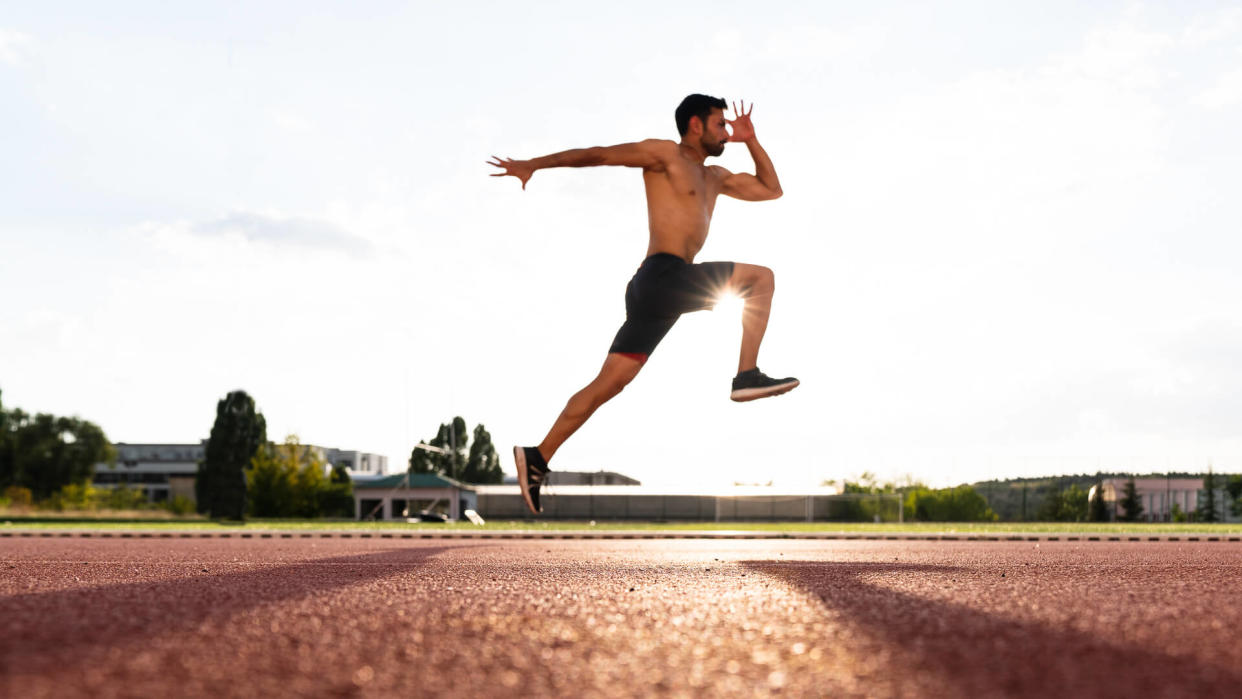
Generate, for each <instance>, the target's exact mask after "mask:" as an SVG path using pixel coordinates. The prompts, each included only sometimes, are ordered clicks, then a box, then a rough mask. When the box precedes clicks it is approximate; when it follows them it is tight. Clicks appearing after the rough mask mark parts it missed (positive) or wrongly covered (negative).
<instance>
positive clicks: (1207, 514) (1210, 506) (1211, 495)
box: [1199, 466, 1220, 522]
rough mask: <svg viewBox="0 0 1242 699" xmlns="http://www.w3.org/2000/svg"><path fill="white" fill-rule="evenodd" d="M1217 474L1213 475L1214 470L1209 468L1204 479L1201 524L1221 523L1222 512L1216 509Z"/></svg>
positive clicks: (1200, 510)
mask: <svg viewBox="0 0 1242 699" xmlns="http://www.w3.org/2000/svg"><path fill="white" fill-rule="evenodd" d="M1216 488H1217V485H1216V474H1215V473H1212V468H1211V467H1210V466H1209V467H1208V472H1207V475H1206V476H1204V477H1203V490H1204V491H1206V492H1204V494H1203V502H1202V503H1201V504H1200V505H1199V521H1200V522H1219V521H1220V511H1219V510H1218V509H1217V508H1216Z"/></svg>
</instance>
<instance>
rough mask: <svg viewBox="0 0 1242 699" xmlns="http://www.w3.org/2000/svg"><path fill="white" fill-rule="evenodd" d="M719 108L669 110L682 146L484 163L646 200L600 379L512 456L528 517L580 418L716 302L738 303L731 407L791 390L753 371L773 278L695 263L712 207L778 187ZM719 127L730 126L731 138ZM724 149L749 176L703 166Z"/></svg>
mask: <svg viewBox="0 0 1242 699" xmlns="http://www.w3.org/2000/svg"><path fill="white" fill-rule="evenodd" d="M727 106H728V105H727V104H726V103H725V101H724V100H722V99H719V98H717V97H708V96H707V95H690V96H689V97H687V98H685V99H684V100H682V102H681V105H679V106H678V107H677V111H676V112H675V117H676V120H677V131H678V133H680V134H681V141H680V142H675V141H667V140H663V139H649V140H646V141H640V142H638V143H624V144H621V145H618V146H609V147H604V148H599V147H597V148H579V149H575V150H567V151H563V152H560V153H553V154H552V155H545V156H543V157H542V158H534V159H532V160H512V159H509V158H498V157H495V156H493V157H492V160H490V161H488V164H489V165H494V166H496V167H498V168H501V169H502V170H503V172H497V173H493V175H492V176H493V177H504V176H506V175H512V176H514V177H516V178H518V179H519V180H521V182H522V189H526V183H527V182H529V181H530V178H531V175H533V174H535V171H536V170H542V169H544V168H550V167H590V166H595V165H624V166H626V167H636V168H642V170H643V183H644V184H645V186H646V190H647V219H648V222H649V223H648V225H649V227H650V242H649V243H648V244H647V258H646V259H645V260H643V262H642V264H641V265H640V266H639V267H638V271H637V272H635V273H634V278H633V279H631V280H630V283H629V286H627V287H626V288H625V324H623V325H622V326H621V330H620V331H619V332H617V336H616V339H614V340H613V341H612V347H611V348H610V349H609V350H608V356H607V358H606V359H605V360H604V366H603V367H602V368H601V369H600V370H599V375H598V376H596V377H595V379H594V380H593V381H591V383H589V384H587V385H586V387H585V388H583V389H582V390H581V391H578V392H577V393H575V394H574V395H573V397H572V398H570V399H569V402H568V403H567V404H566V405H565V409H564V410H562V411H561V414H560V416H559V417H557V418H556V422H555V423H554V424H553V425H552V429H551V430H549V431H548V435H547V436H546V437H544V438H543V442H541V443H540V444H539V445H538V446H535V447H514V448H513V458H514V460H515V461H516V462H517V476H518V485H519V487H520V488H521V490H522V498H523V499H524V500H525V501H526V506H527V507H529V508H530V510H531V512H534V513H536V514H538V513H539V512H542V511H543V509H542V508H541V507H540V506H539V489H540V486H542V485H543V482H544V480H545V479H546V477H547V474H548V471H549V469H548V461H550V460H551V459H552V456H553V455H554V454H556V450H557V449H559V448H560V446H561V445H562V444H564V443H565V440H566V439H569V436H570V435H572V434H573V433H574V432H576V431H577V430H578V428H579V427H582V425H583V423H585V422H586V421H587V418H589V417H590V416H591V414H592V413H594V412H595V410H596V409H597V408H599V406H601V405H603V404H604V403H606V402H607V401H609V400H610V399H612V398H613V397H614V396H616V395H617V394H618V393H620V392H621V389H623V388H625V386H626V385H627V384H629V382H630V381H633V380H634V377H635V376H637V375H638V372H639V370H640V369H642V367H643V363H644V362H646V361H647V358H648V357H649V356H651V352H652V351H654V350H655V348H656V345H658V344H660V340H662V339H663V338H664V335H665V334H666V333H667V332H668V331H669V329H670V328H672V327H673V324H674V323H676V322H677V318H678V317H679V316H680V315H681V314H682V313H689V312H691V311H701V310H705V309H708V308H711V307H712V306H714V305H715V303H716V300H717V299H718V298H720V296H721V295H722V294H725V293H733V294H735V295H737V296H739V297H741V298H742V299H744V300H745V305H744V308H743V312H742V351H741V356H740V357H739V358H738V364H737V372H738V373H737V376H735V377H734V378H733V391H732V393H731V394H730V398H732V399H733V400H735V401H749V400H755V399H756V398H765V397H767V396H775V395H779V394H781V393H785V392H786V391H790V390H792V389H793V388H795V387H797V385H798V380H797V379H794V378H786V379H773V378H770V377H768V376H767V375H765V374H764V373H763V372H761V371H759V368H758V366H757V364H758V358H759V343H760V342H762V341H763V333H764V330H766V329H767V327H768V313H769V311H770V309H771V307H772V292H773V291H774V289H775V288H776V283H775V278H774V276H773V274H772V270H770V269H768V268H767V267H761V266H759V265H748V264H742V263H740V262H736V263H735V262H700V263H697V264H696V263H695V262H694V256H695V255H697V254H698V253H699V250H700V249H702V247H703V243H704V242H705V241H706V239H707V229H708V226H710V225H711V222H712V211H713V210H714V209H715V208H716V197H717V195H720V194H726V195H728V196H731V197H733V198H735V199H742V200H745V201H764V200H767V199H776V198H777V197H779V196H780V195H781V183H780V180H778V179H777V178H776V169H775V168H773V167H772V160H771V159H770V158H769V157H768V154H767V153H766V152H765V151H764V150H763V147H762V146H760V145H759V140H758V139H757V138H756V137H755V127H754V126H753V125H752V124H751V121H750V114H751V112H752V111H753V110H754V108H755V106H754V104H751V106H750V110H747V109H746V104H745V102H743V103H742V105H741V109H739V108H738V105H737V104H734V105H733V113H734V116H735V117H736V118H734V119H733V120H732V121H729V120H726V119H725V115H724V110H725V108H726V107H727ZM728 126H732V128H733V131H732V133H730V132H729V129H728V128H727V127H728ZM726 141H736V142H739V143H745V144H746V147H747V148H748V149H749V150H750V157H751V158H752V159H753V160H754V162H755V174H753V175H751V174H748V173H732V172H729V171H728V170H726V169H725V168H723V167H720V166H719V165H711V166H708V165H705V164H704V161H706V160H707V157H708V156H718V155H720V154H721V153H723V152H724V147H725V142H726Z"/></svg>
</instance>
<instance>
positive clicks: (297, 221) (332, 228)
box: [189, 211, 373, 254]
mask: <svg viewBox="0 0 1242 699" xmlns="http://www.w3.org/2000/svg"><path fill="white" fill-rule="evenodd" d="M189 230H190V232H193V233H195V234H197V235H204V236H217V235H224V236H230V235H232V236H238V237H241V238H243V239H245V240H248V241H251V242H256V243H268V244H271V245H278V246H285V245H290V246H296V247H303V248H317V249H323V250H339V251H343V252H348V253H352V254H366V253H369V252H371V251H372V249H373V248H372V245H371V243H370V242H369V241H368V240H366V239H364V238H360V237H358V236H356V235H353V234H352V233H350V232H348V231H346V230H345V229H343V228H341V227H339V226H337V225H335V224H333V223H329V222H327V221H320V220H316V219H310V218H290V217H283V216H280V215H272V214H262V213H256V212H251V211H237V212H233V213H230V214H228V215H227V216H224V217H222V218H218V219H215V220H213V221H207V222H204V223H199V224H195V225H193V226H191V227H190V228H189Z"/></svg>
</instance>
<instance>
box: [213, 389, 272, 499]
mask: <svg viewBox="0 0 1242 699" xmlns="http://www.w3.org/2000/svg"><path fill="white" fill-rule="evenodd" d="M266 442H267V421H266V420H265V419H264V418H263V413H260V412H259V411H258V410H257V409H256V408H255V403H254V399H253V398H251V397H250V396H249V395H247V394H246V392H245V391H233V392H231V393H229V394H228V395H227V396H225V397H224V398H223V399H221V400H220V401H219V402H218V403H217V404H216V422H215V424H213V425H212V427H211V436H210V437H209V438H208V439H207V449H206V455H205V458H204V459H203V461H202V462H201V463H200V464H199V467H198V479H197V481H196V482H195V491H196V494H197V496H198V509H199V512H206V513H208V514H209V515H210V516H212V517H223V518H227V519H237V520H241V519H243V518H244V517H245V514H246V474H245V471H246V468H247V467H248V466H249V465H250V461H251V459H252V458H254V455H255V453H256V452H257V451H258V450H259V447H260V446H262V445H263V444H264V443H266Z"/></svg>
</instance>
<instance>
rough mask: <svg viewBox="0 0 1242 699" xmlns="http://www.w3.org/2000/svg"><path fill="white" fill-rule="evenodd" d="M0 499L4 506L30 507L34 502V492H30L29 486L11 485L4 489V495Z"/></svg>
mask: <svg viewBox="0 0 1242 699" xmlns="http://www.w3.org/2000/svg"><path fill="white" fill-rule="evenodd" d="M0 501H2V502H3V504H4V506H5V507H30V506H31V505H33V504H34V494H33V493H31V492H30V488H23V487H22V486H20V485H11V486H9V487H7V488H5V489H4V496H3V498H0Z"/></svg>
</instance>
